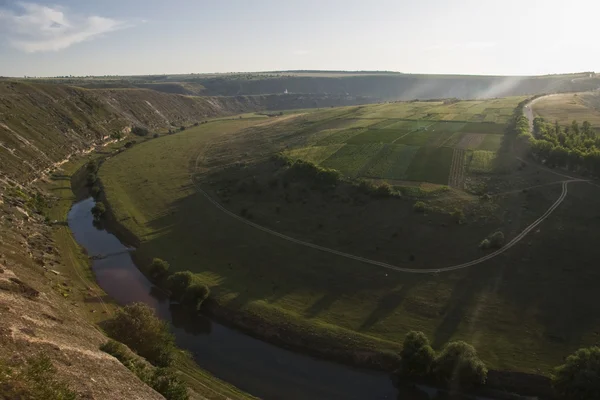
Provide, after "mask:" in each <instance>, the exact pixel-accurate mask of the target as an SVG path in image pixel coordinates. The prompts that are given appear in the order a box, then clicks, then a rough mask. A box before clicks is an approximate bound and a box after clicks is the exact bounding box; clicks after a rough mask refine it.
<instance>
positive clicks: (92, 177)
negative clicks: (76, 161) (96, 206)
mask: <svg viewBox="0 0 600 400" xmlns="http://www.w3.org/2000/svg"><path fill="white" fill-rule="evenodd" d="M97 180H98V176H97V175H96V173H95V172H90V173H89V174H88V175H87V177H86V183H87V185H88V186H92V185H93V184H94V183H96V181H97Z"/></svg>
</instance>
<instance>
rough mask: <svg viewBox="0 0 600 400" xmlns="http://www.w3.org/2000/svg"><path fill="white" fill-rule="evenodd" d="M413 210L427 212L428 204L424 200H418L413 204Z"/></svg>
mask: <svg viewBox="0 0 600 400" xmlns="http://www.w3.org/2000/svg"><path fill="white" fill-rule="evenodd" d="M413 210H415V211H416V212H420V213H422V212H425V211H426V210H427V204H425V203H423V202H422V201H417V202H416V203H415V204H413Z"/></svg>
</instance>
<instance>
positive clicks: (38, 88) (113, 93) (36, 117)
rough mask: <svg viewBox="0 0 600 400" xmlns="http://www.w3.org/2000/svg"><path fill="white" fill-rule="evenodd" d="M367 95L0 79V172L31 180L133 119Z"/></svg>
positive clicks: (159, 120) (144, 122) (187, 117)
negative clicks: (210, 92) (184, 90)
mask: <svg viewBox="0 0 600 400" xmlns="http://www.w3.org/2000/svg"><path fill="white" fill-rule="evenodd" d="M368 101H369V99H366V98H357V97H350V96H329V97H323V96H310V95H309V96H298V95H268V96H235V97H187V96H181V95H174V94H167V93H160V92H157V91H153V90H145V89H103V90H89V89H81V88H76V87H71V86H65V85H52V84H35V83H34V84H32V83H24V82H11V81H0V174H5V175H8V176H10V177H13V178H15V179H17V180H18V181H20V182H29V181H31V180H33V179H34V178H36V177H37V176H38V175H39V172H40V171H42V170H45V169H47V168H49V167H52V166H53V164H55V163H57V162H60V161H62V160H64V159H66V158H67V157H69V155H71V154H74V153H77V152H81V151H84V150H85V149H88V148H89V147H90V146H92V145H94V144H99V143H101V142H103V141H106V140H107V139H108V138H109V137H110V135H111V134H113V133H115V132H121V133H126V132H128V131H129V130H130V129H131V127H132V126H134V125H141V126H145V127H148V128H149V129H151V130H161V129H162V130H166V129H168V128H171V127H179V126H181V125H185V126H188V125H190V124H192V123H195V122H198V121H201V120H203V119H206V118H211V117H216V116H223V115H230V114H237V113H243V112H251V111H257V110H265V109H285V108H297V107H315V106H330V105H349V104H361V103H366V102H368Z"/></svg>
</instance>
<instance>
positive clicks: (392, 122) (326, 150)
mask: <svg viewBox="0 0 600 400" xmlns="http://www.w3.org/2000/svg"><path fill="white" fill-rule="evenodd" d="M523 99H524V98H522V97H513V98H508V99H495V100H488V101H459V102H454V103H450V104H444V103H443V102H405V103H388V104H378V105H372V106H367V107H359V108H357V109H356V110H355V111H354V112H352V113H351V114H349V115H348V116H347V117H346V116H344V117H338V118H334V119H333V120H331V121H327V122H325V123H321V124H317V125H318V126H317V127H316V128H315V129H313V130H312V131H311V132H310V134H309V137H310V139H309V143H310V145H309V146H306V147H300V148H298V147H294V148H292V149H290V150H289V151H286V152H285V153H286V154H287V155H288V156H289V157H291V158H292V159H302V160H305V161H310V162H313V163H315V164H317V165H321V166H323V167H325V168H333V169H337V170H339V171H340V172H341V173H342V174H344V175H346V176H347V177H350V178H365V179H384V180H406V181H416V182H429V183H435V184H441V185H448V184H451V185H453V186H455V187H458V188H461V187H462V185H463V182H464V172H465V171H466V168H465V167H464V166H462V165H461V166H458V167H457V173H458V175H459V176H457V177H451V176H450V175H451V174H450V171H451V169H452V159H453V149H463V150H485V151H489V152H497V151H498V150H499V149H500V148H501V147H502V141H503V138H504V134H505V132H506V130H507V127H508V123H509V121H510V118H511V116H512V113H513V112H514V108H515V107H516V105H517V104H518V103H519V102H520V101H522V100H523ZM478 115H483V116H485V117H484V118H478V117H477V116H478ZM333 150H335V151H333ZM463 159H464V157H462V156H461V157H459V158H458V161H455V162H459V163H463V162H464V161H463ZM487 172H492V171H491V170H490V171H487Z"/></svg>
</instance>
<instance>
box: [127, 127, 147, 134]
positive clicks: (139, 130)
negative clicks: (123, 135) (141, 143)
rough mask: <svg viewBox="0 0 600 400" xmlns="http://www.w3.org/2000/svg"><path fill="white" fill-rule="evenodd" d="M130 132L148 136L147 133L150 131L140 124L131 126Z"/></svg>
mask: <svg viewBox="0 0 600 400" xmlns="http://www.w3.org/2000/svg"><path fill="white" fill-rule="evenodd" d="M131 133H133V134H134V135H137V136H148V133H150V131H148V129H146V128H144V127H142V126H134V127H133V128H131Z"/></svg>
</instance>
